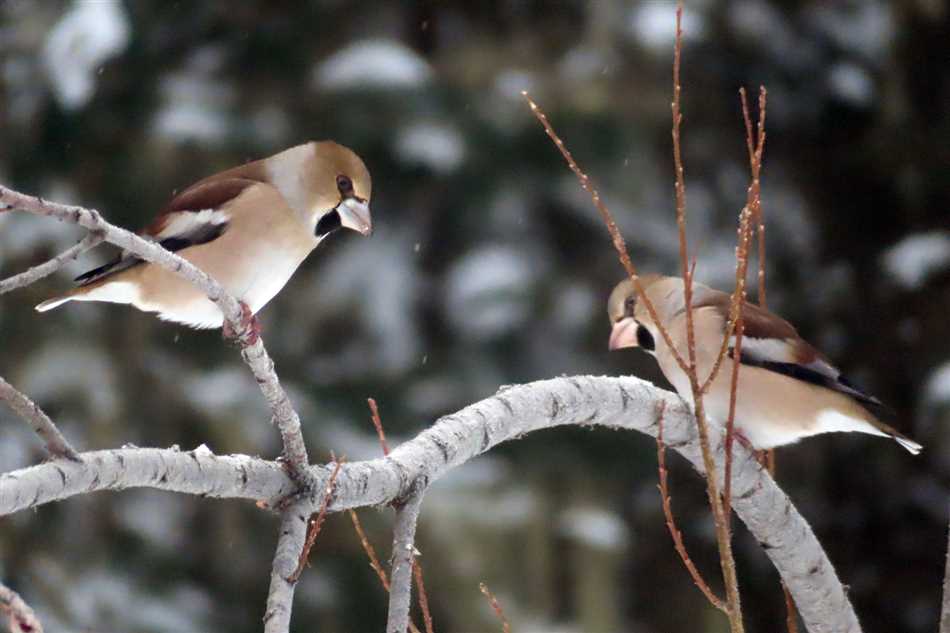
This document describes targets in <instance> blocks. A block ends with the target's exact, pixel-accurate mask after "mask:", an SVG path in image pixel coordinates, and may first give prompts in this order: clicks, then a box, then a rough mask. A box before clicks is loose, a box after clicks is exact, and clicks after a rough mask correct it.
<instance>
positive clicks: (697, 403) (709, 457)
mask: <svg viewBox="0 0 950 633" xmlns="http://www.w3.org/2000/svg"><path fill="white" fill-rule="evenodd" d="M682 17H683V6H682V4H681V3H680V4H678V5H677V7H676V42H675V46H674V49H673V103H672V111H673V130H672V136H673V164H674V169H675V173H676V223H677V226H678V228H679V243H680V263H681V267H682V272H683V281H684V283H683V299H684V302H685V312H686V341H687V352H688V359H689V369H688V371H687V372H686V374H687V376H688V377H689V383H690V389H691V390H692V394H693V410H694V412H695V414H696V425H697V429H698V431H699V445H700V449H701V451H702V457H703V464H704V465H705V469H706V472H707V473H713V472H715V460H714V458H713V454H712V449H711V448H710V445H709V430H708V427H707V423H706V412H705V408H704V406H703V390H702V387H701V385H700V381H699V376H698V374H697V372H696V339H695V328H694V324H693V309H692V298H693V290H692V286H693V279H692V275H691V274H690V268H689V250H688V245H687V243H686V183H685V179H684V172H683V160H682V152H681V149H680V128H681V125H682V123H683V115H682V113H681V111H680V96H681V91H682V89H681V86H680V60H681V57H682V50H683V31H682ZM729 459H730V455H729V453H727V454H726V463H727V464H728V462H729ZM706 493H707V497H708V498H709V507H710V509H711V510H712V513H713V523H714V525H715V528H716V544H717V545H718V547H719V563H720V567H721V568H722V577H723V582H724V583H725V585H726V602H727V605H728V609H727V611H726V614H727V615H728V616H729V625H730V627H731V629H732V632H733V633H743V631H744V625H743V623H742V606H741V602H740V598H739V581H738V577H737V575H736V563H735V558H734V557H733V554H732V535H731V533H730V530H729V523H728V520H727V517H726V512H725V509H724V508H723V505H722V502H721V499H720V497H719V486H718V484H717V482H716V477H714V476H707V477H706Z"/></svg>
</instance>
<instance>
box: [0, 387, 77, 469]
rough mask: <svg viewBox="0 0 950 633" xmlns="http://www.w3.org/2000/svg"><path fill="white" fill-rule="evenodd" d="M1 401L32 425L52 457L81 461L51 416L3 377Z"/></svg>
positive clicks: (0, 391)
mask: <svg viewBox="0 0 950 633" xmlns="http://www.w3.org/2000/svg"><path fill="white" fill-rule="evenodd" d="M0 400H5V401H6V402H7V404H8V405H10V408H11V409H13V411H14V412H16V414H17V415H19V416H20V417H21V418H23V421H24V422H26V423H27V424H29V425H30V428H31V429H33V432H34V433H36V434H37V435H39V436H40V439H41V440H43V443H44V444H46V450H47V452H48V453H49V454H50V456H51V457H54V458H56V457H62V458H64V459H69V460H72V461H79V454H78V453H76V449H74V448H73V447H72V446H71V445H70V444H69V441H67V440H66V438H65V437H64V436H63V434H62V433H61V432H60V431H59V429H58V428H57V427H56V424H55V423H54V422H53V421H52V420H51V419H50V418H49V416H48V415H46V413H44V412H43V410H42V409H41V408H40V407H39V406H38V405H37V404H36V403H35V402H33V401H32V400H30V398H29V397H27V396H26V395H25V394H24V393H22V392H20V391H18V390H17V389H16V388H15V387H14V386H13V385H11V384H10V383H8V382H7V381H6V380H4V379H3V378H2V377H0Z"/></svg>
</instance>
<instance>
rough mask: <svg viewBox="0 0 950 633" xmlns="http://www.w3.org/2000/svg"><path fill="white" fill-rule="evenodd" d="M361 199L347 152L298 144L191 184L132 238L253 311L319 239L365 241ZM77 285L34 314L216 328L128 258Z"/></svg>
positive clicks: (195, 293) (209, 309)
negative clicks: (348, 235)
mask: <svg viewBox="0 0 950 633" xmlns="http://www.w3.org/2000/svg"><path fill="white" fill-rule="evenodd" d="M370 193H371V184H370V176H369V171H367V169H366V166H365V165H364V164H363V161H362V160H360V157H359V156H357V155H356V154H355V153H354V152H353V151H352V150H350V149H348V148H346V147H344V146H342V145H339V144H337V143H335V142H333V141H319V142H311V143H305V144H303V145H298V146H296V147H291V148H290V149H287V150H284V151H283V152H280V153H279V154H275V155H273V156H271V157H269V158H265V159H262V160H258V161H254V162H251V163H247V164H245V165H241V166H240V167H235V168H233V169H229V170H227V171H224V172H221V173H219V174H215V175H213V176H209V177H207V178H205V179H203V180H200V181H199V182H197V183H195V184H194V185H192V186H190V187H188V188H187V189H185V190H184V191H183V192H181V193H180V194H178V195H177V196H175V197H174V198H173V199H172V200H171V202H169V203H168V205H167V206H166V207H165V208H164V210H163V211H162V212H161V213H160V214H159V215H158V217H157V218H156V219H155V221H154V222H152V224H150V225H149V226H148V227H147V228H146V229H145V230H144V231H142V232H141V235H142V236H143V237H145V238H147V239H149V240H153V241H155V242H158V243H159V244H161V245H162V246H163V247H165V248H166V249H168V250H170V251H175V252H177V253H178V254H179V255H181V256H182V257H184V258H185V259H187V260H188V261H190V262H191V263H192V264H194V265H195V266H197V267H198V268H200V269H201V270H203V271H204V272H206V273H208V274H209V275H211V276H212V277H213V278H214V279H216V280H217V281H218V282H219V283H220V284H221V285H222V286H223V287H224V288H225V290H227V291H228V292H229V293H231V294H232V295H233V296H234V297H235V298H236V299H238V300H240V301H242V302H243V303H244V304H245V305H246V306H247V309H248V310H249V311H250V313H251V314H256V313H257V311H258V310H260V309H261V308H262V307H264V305H265V304H266V303H267V302H268V301H270V300H271V299H272V298H273V297H274V295H276V294H277V293H278V292H280V290H281V288H283V287H284V285H285V284H286V283H287V281H288V280H289V279H290V277H291V275H293V273H294V271H296V270H297V267H298V266H300V264H301V263H302V262H303V260H304V259H305V258H306V257H307V255H309V254H310V252H311V251H312V250H313V249H315V248H316V247H317V245H318V244H320V242H321V241H323V239H324V238H325V237H326V236H327V235H329V234H330V233H332V232H334V231H335V230H337V229H339V228H348V229H352V230H354V231H356V232H358V233H361V234H362V235H369V233H370V232H371V230H372V222H371V218H370V213H369V200H370ZM76 281H77V282H79V285H78V287H76V288H74V289H73V290H71V291H70V292H68V293H66V294H64V295H62V296H60V297H56V298H54V299H50V300H48V301H44V302H43V303H41V304H39V305H38V306H36V309H37V310H38V311H40V312H45V311H46V310H51V309H53V308H55V307H57V306H60V305H62V304H64V303H66V302H69V301H105V302H110V303H125V304H131V305H133V306H135V307H136V308H138V309H139V310H143V311H145V312H157V313H158V316H159V317H160V318H161V319H164V320H167V321H174V322H177V323H183V324H185V325H189V326H191V327H195V328H216V327H221V325H222V321H223V316H222V314H221V311H220V310H219V309H218V307H217V306H216V305H215V304H214V303H212V302H211V301H210V300H209V299H208V298H207V297H206V296H205V295H204V293H203V292H201V291H200V290H199V289H198V288H196V287H194V286H193V285H192V284H190V283H189V282H188V281H186V280H185V279H183V278H181V277H179V276H178V275H175V274H174V273H171V272H169V271H167V270H165V269H164V268H161V267H159V266H157V265H155V264H150V263H148V262H144V261H142V260H141V259H139V258H137V257H136V256H135V255H133V254H131V253H129V252H127V251H123V252H122V253H121V254H120V255H119V256H118V257H116V258H115V259H114V260H112V261H110V262H109V263H107V264H105V265H103V266H100V267H98V268H96V269H94V270H90V271H89V272H87V273H84V274H82V275H80V276H79V277H77V278H76Z"/></svg>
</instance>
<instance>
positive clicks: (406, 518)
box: [386, 479, 425, 633]
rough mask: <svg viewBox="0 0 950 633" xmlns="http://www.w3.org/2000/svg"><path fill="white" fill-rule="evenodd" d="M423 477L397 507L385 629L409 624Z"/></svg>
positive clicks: (390, 631) (400, 631)
mask: <svg viewBox="0 0 950 633" xmlns="http://www.w3.org/2000/svg"><path fill="white" fill-rule="evenodd" d="M422 481H423V480H422V479H417V480H416V483H414V484H413V485H412V492H411V493H410V494H409V496H408V498H406V499H405V501H403V502H401V503H400V505H399V507H398V509H397V510H396V524H395V525H394V526H393V553H392V568H393V570H392V573H391V574H390V577H389V617H388V619H387V621H386V633H404V632H405V630H406V629H407V628H408V626H409V605H410V604H411V600H412V562H413V560H414V559H415V553H416V546H415V538H416V525H417V524H418V523H419V509H420V508H421V506H422V496H423V495H424V494H425V486H424V485H423V484H422Z"/></svg>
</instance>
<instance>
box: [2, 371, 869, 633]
mask: <svg viewBox="0 0 950 633" xmlns="http://www.w3.org/2000/svg"><path fill="white" fill-rule="evenodd" d="M660 401H663V402H664V403H665V404H664V405H663V406H664V407H665V415H664V423H663V424H664V428H663V432H664V433H663V434H664V440H665V443H666V445H667V447H668V448H669V449H672V450H675V451H676V452H678V453H680V454H681V455H683V456H684V457H685V458H686V459H687V460H689V461H690V462H691V463H692V464H693V465H694V466H695V467H696V468H697V470H699V471H700V472H702V457H701V455H700V449H699V443H698V439H697V437H696V424H695V421H694V420H693V418H692V416H691V414H690V413H689V410H688V409H687V408H686V406H685V405H684V404H683V402H682V401H681V400H680V398H679V397H678V396H677V395H675V394H673V393H670V392H668V391H664V390H662V389H658V388H656V387H655V386H653V385H652V384H650V383H648V382H645V381H643V380H639V379H637V378H609V377H592V376H579V377H571V378H555V379H552V380H543V381H539V382H534V383H530V384H527V385H521V386H517V387H511V388H508V389H506V390H504V391H501V392H499V393H498V394H496V395H495V396H492V397H490V398H487V399H485V400H482V401H480V402H477V403H475V404H472V405H470V406H468V407H466V408H465V409H462V410H461V411H459V412H457V413H454V414H452V415H448V416H445V417H443V418H441V419H440V420H439V421H438V422H437V423H436V424H435V425H433V426H432V427H431V428H429V429H426V430H425V431H423V432H422V433H420V434H419V435H418V436H416V437H415V438H414V439H412V440H410V441H408V442H405V443H404V444H402V445H400V446H399V447H397V448H396V449H394V450H393V451H392V453H390V454H389V456H387V457H385V458H380V459H374V460H368V461H363V462H352V463H347V464H344V465H343V467H342V469H341V470H340V473H339V475H338V477H337V481H336V485H335V487H334V491H335V492H334V497H333V502H332V503H331V504H330V508H329V509H330V511H331V512H333V511H340V510H345V509H347V508H357V507H363V506H374V505H381V504H385V503H389V502H391V501H393V500H397V499H405V498H407V497H408V495H410V494H414V493H417V492H419V491H420V490H422V489H424V488H425V487H426V486H428V485H429V484H431V482H433V481H435V480H436V479H438V478H439V477H441V476H443V475H445V474H446V473H447V472H448V471H449V470H451V469H452V468H455V467H457V466H460V465H461V464H463V463H465V462H466V461H468V460H470V459H472V458H473V457H476V456H477V455H480V454H482V453H484V452H486V451H488V450H489V449H491V448H492V447H493V446H495V445H497V444H500V443H502V442H505V441H508V440H511V439H515V438H518V437H521V436H522V435H524V434H526V433H529V432H531V431H535V430H538V429H544V428H550V427H555V426H563V425H582V426H604V427H608V428H613V429H626V430H634V431H640V432H642V433H646V434H647V435H651V436H654V437H655V436H656V433H657V416H656V411H657V406H659V402H660ZM714 439H715V440H716V441H715V456H716V463H717V465H718V470H717V473H716V474H717V477H719V478H720V479H721V478H722V464H723V461H724V460H723V444H724V442H723V438H722V437H721V435H720V434H716V435H715V438H714ZM737 448H738V449H739V450H737V451H736V452H735V455H734V456H733V481H732V491H733V509H734V510H735V511H736V513H737V514H738V515H739V517H740V518H741V519H742V520H743V521H744V522H745V524H746V526H747V527H748V528H749V531H750V532H751V533H752V535H753V536H754V537H755V538H756V539H757V540H758V542H759V543H761V544H762V546H763V548H764V549H765V553H766V555H768V557H769V558H770V559H771V560H772V563H773V564H774V565H775V567H776V569H777V570H778V571H779V573H780V574H781V576H782V579H783V580H784V581H785V583H786V585H787V586H788V588H789V590H790V591H791V592H792V595H793V596H794V597H795V601H796V604H798V606H799V611H800V614H801V616H802V620H803V621H804V622H805V624H806V626H807V628H808V630H809V631H810V632H811V633H831V632H832V631H834V632H853V633H856V632H858V631H860V630H861V629H860V625H859V624H858V620H857V616H856V615H855V613H854V609H853V607H852V606H851V603H850V601H849V600H848V597H847V596H846V595H845V592H844V589H843V587H842V585H841V582H840V581H839V580H838V577H837V575H836V574H835V571H834V568H833V567H832V565H831V562H830V561H829V560H828V557H827V555H826V554H825V552H824V550H823V549H822V548H821V545H820V544H819V542H818V540H817V539H816V538H815V535H814V533H813V532H812V530H811V527H810V526H809V525H808V524H807V523H806V522H805V520H804V518H802V516H801V515H800V514H799V513H798V511H797V510H796V509H795V507H794V506H793V505H792V503H791V502H790V501H789V499H788V497H786V496H785V493H784V492H782V490H781V489H780V488H779V487H778V486H777V485H776V484H775V482H774V481H773V480H772V479H771V477H769V476H768V473H767V472H765V470H763V469H762V468H761V467H760V466H759V464H758V462H756V461H755V459H754V458H753V457H752V455H750V454H749V453H748V451H746V450H745V449H744V448H742V447H741V446H740V447H737ZM81 457H82V459H83V463H80V464H74V463H62V462H59V463H53V464H41V465H39V466H33V467H31V468H26V469H23V470H19V471H15V472H13V473H9V474H7V475H3V476H0V514H9V513H11V512H15V511H18V510H22V509H25V508H29V507H34V506H36V505H39V504H41V503H47V502H49V501H54V500H57V499H63V498H66V497H69V496H73V495H76V494H81V493H83V492H92V491H94V490H103V489H120V488H128V487H134V486H147V487H153V488H161V489H165V490H176V491H179V492H188V493H193V494H204V495H207V496H212V497H242V498H248V499H259V500H263V501H266V502H267V503H269V504H272V505H273V504H274V503H275V502H276V501H277V500H278V499H281V498H283V497H285V496H286V495H287V494H290V493H291V492H293V491H294V490H295V487H294V485H293V482H292V481H291V480H290V479H289V477H288V476H287V475H286V473H285V472H284V471H283V470H282V469H281V467H280V465H279V464H278V463H276V462H266V461H262V460H256V459H253V458H251V457H246V456H224V457H222V456H214V455H211V454H210V451H205V452H201V451H192V452H190V453H180V452H177V451H172V450H164V451H162V450H157V449H122V450H117V451H100V452H96V453H83V454H82V455H81ZM120 457H121V459H122V460H124V463H119V461H120V459H119V458H120ZM135 460H140V463H139V462H136V463H131V462H132V461H135ZM162 460H165V463H167V464H168V466H167V467H166V468H165V469H164V470H163V467H162V464H163V461H162ZM168 460H171V461H170V462H169V461H168ZM102 462H108V464H104V463H102ZM107 465H108V467H107ZM242 467H243V468H242ZM331 472H332V469H330V468H327V467H323V466H317V467H312V468H311V469H310V474H311V475H312V476H313V477H314V479H315V480H316V481H317V482H318V485H316V486H315V487H314V488H313V490H312V492H311V493H310V496H309V497H307V498H306V499H305V500H302V502H301V514H302V515H304V516H307V515H309V514H311V513H312V512H313V511H314V509H315V508H318V507H319V505H320V504H321V502H322V500H323V495H322V490H323V489H324V488H325V486H326V484H327V482H328V480H329V477H330V474H331ZM60 473H61V474H60ZM96 473H98V474H99V476H96ZM163 473H165V476H164V477H163V476H162V475H163ZM199 475H201V476H200V477H199ZM211 479H213V482H212V481H207V480H211Z"/></svg>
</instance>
